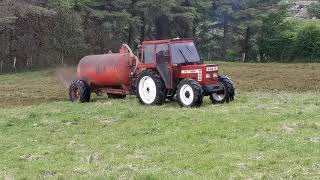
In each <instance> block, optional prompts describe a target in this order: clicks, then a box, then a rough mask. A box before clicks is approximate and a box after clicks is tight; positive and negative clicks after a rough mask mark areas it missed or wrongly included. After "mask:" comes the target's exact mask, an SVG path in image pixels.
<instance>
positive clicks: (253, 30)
mask: <svg viewBox="0 0 320 180" xmlns="http://www.w3.org/2000/svg"><path fill="white" fill-rule="evenodd" d="M319 9H320V8H319V4H317V3H316V4H314V5H313V6H312V7H311V8H310V13H313V14H316V15H317V13H318V12H320V11H319ZM315 17H316V16H315ZM310 21H311V20H310ZM176 37H180V38H194V39H195V42H196V45H197V47H198V50H199V53H200V55H201V57H202V58H203V59H204V60H230V61H244V62H249V61H252V62H270V61H281V62H294V61H303V62H320V60H319V59H320V54H319V53H320V39H319V38H320V27H319V21H318V20H317V19H315V20H312V22H308V23H306V22H305V21H304V20H296V19H295V18H290V14H288V11H287V6H286V4H283V3H282V1H281V0H243V1H240V0H201V1H197V0H68V1H67V0H2V1H0V68H1V69H0V72H5V71H13V70H19V69H34V68H46V67H52V66H56V65H58V64H72V65H74V64H76V63H77V62H78V60H79V59H80V58H81V57H82V56H84V55H88V54H100V53H106V52H108V51H109V50H112V51H113V52H116V51H117V49H118V48H119V47H120V46H121V44H122V43H127V44H129V45H130V46H131V47H132V48H133V49H135V48H136V47H137V46H138V45H139V44H140V43H141V42H142V41H143V40H152V39H168V38H176Z"/></svg>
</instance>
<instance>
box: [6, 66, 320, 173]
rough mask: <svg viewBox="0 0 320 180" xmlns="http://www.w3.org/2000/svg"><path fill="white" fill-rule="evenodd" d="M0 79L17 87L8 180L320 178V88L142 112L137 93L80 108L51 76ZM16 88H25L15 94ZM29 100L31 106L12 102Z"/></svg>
mask: <svg viewBox="0 0 320 180" xmlns="http://www.w3.org/2000/svg"><path fill="white" fill-rule="evenodd" d="M225 65H226V66H225V67H228V65H230V66H231V64H225ZM249 67H250V65H249ZM225 71H228V68H227V69H226V70H225ZM230 72H231V71H230ZM22 77H23V78H24V80H23V81H22V80H21V78H22ZM0 80H1V81H2V82H10V83H4V84H5V85H3V86H2V87H1V88H2V92H1V93H2V94H1V95H2V96H3V95H4V94H6V95H7V96H6V97H7V100H6V101H1V102H0V103H1V104H2V107H3V108H2V109H0V159H1V161H0V177H4V178H14V179H24V178H26V179H43V178H45V179H47V178H51V179H59V178H62V179H69V178H84V179H87V178H100V179H105V178H114V179H177V178H178V179H281V178H283V179H319V178H320V121H319V120H320V112H319V110H320V96H319V92H318V91H309V92H299V91H297V92H287V91H278V92H263V91H255V90H249V89H248V90H242V89H239V90H238V94H237V99H236V101H235V102H233V103H231V104H225V105H212V104H211V103H210V102H209V100H208V98H206V100H205V103H204V105H203V107H201V108H198V109H183V108H180V107H179V106H178V105H177V104H176V103H166V104H165V105H164V106H160V107H146V106H142V105H140V104H139V103H138V101H137V99H136V98H135V97H133V96H132V97H129V98H127V99H125V100H111V99H108V98H106V97H96V96H94V97H93V102H91V103H87V104H72V103H70V102H68V101H67V98H66V97H67V94H66V92H65V91H64V89H63V88H62V87H61V86H60V85H59V84H58V81H57V80H56V78H55V77H54V76H53V75H52V72H47V71H45V72H34V73H22V74H16V75H4V76H0ZM46 81H49V82H51V83H49V84H46V83H44V82H46ZM242 81H244V80H242ZM17 82H19V84H22V85H23V87H24V88H23V89H20V90H17V91H13V92H11V91H10V88H8V87H11V86H14V85H15V83H17ZM29 82H34V83H35V82H42V83H41V84H42V85H37V84H34V85H33V84H31V85H30V86H29V87H28V86H27V85H26V84H29ZM49 87H52V88H49ZM46 88H47V89H48V90H47V91H44V90H45V89H46ZM6 90H7V91H6ZM34 90H36V91H39V92H38V93H34V92H33V91H34ZM21 94H24V96H29V95H30V98H29V99H28V98H26V97H24V96H22V95H21ZM11 95H12V96H11ZM8 97H10V98H8ZM21 98H22V99H24V101H22V102H24V103H27V104H23V105H19V104H18V103H16V104H15V103H14V102H11V100H15V101H18V99H21ZM38 99H42V100H41V102H33V101H37V100H38ZM43 99H44V100H43ZM32 100H33V101H32Z"/></svg>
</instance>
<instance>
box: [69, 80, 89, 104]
mask: <svg viewBox="0 0 320 180" xmlns="http://www.w3.org/2000/svg"><path fill="white" fill-rule="evenodd" d="M69 97H70V101H71V102H80V103H84V102H89V101H90V97H91V89H90V86H89V85H88V83H87V82H86V81H83V80H76V81H73V82H72V83H71V85H70V88H69Z"/></svg>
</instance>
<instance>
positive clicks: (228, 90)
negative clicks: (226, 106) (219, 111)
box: [210, 76, 235, 104]
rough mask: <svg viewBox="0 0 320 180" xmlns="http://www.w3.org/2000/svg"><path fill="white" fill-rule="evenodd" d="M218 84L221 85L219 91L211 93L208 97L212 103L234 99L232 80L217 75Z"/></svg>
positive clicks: (227, 101)
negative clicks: (221, 88)
mask: <svg viewBox="0 0 320 180" xmlns="http://www.w3.org/2000/svg"><path fill="white" fill-rule="evenodd" d="M219 82H220V85H221V86H222V87H223V90H222V91H221V92H217V93H213V94H211V95H210V99H211V101H212V103H213V104H223V103H225V102H226V103H229V102H230V101H233V100H234V96H235V88H234V84H233V82H232V80H231V79H230V78H229V77H227V76H219Z"/></svg>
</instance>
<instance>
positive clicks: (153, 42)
mask: <svg viewBox="0 0 320 180" xmlns="http://www.w3.org/2000/svg"><path fill="white" fill-rule="evenodd" d="M182 42H193V39H192V38H175V39H165V40H150V41H149V40H148V41H143V42H142V44H165V43H182Z"/></svg>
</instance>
